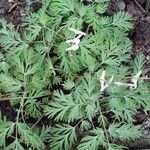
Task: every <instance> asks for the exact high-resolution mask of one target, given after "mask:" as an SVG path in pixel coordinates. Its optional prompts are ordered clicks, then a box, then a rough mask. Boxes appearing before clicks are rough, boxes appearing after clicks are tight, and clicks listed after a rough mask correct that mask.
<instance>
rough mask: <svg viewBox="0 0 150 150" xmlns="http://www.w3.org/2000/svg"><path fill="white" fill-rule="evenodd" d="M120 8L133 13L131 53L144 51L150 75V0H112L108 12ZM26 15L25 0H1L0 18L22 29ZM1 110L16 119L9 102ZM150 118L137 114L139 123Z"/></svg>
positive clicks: (3, 103)
mask: <svg viewBox="0 0 150 150" xmlns="http://www.w3.org/2000/svg"><path fill="white" fill-rule="evenodd" d="M146 2H147V3H146ZM28 8H29V9H30V10H31V11H34V10H37V9H38V8H39V3H33V4H32V5H31V6H30V7H28ZM120 10H125V11H129V12H130V13H131V14H132V15H133V22H134V27H135V28H134V30H133V31H131V32H130V35H129V36H130V38H131V40H132V41H133V50H132V53H131V55H132V56H134V55H135V54H136V53H138V52H142V53H143V54H144V55H145V59H146V65H145V71H144V74H145V76H147V77H150V0H147V1H146V0H112V2H111V4H110V6H109V9H108V12H107V13H108V15H111V14H113V13H115V12H117V11H120ZM24 16H25V0H0V18H5V19H6V20H8V21H9V22H12V23H13V24H14V26H15V28H16V30H17V31H20V30H19V29H20V27H21V22H22V18H23V17H24ZM0 110H1V112H2V114H4V115H5V116H7V119H8V120H14V119H15V115H16V114H15V113H14V112H15V111H14V110H13V108H11V107H10V105H9V103H8V102H0ZM148 119H150V116H147V115H145V113H144V112H142V111H141V112H139V113H138V114H137V116H136V120H137V122H138V123H139V124H142V123H143V122H144V121H146V120H148ZM29 120H31V119H29ZM47 121H48V120H47V119H45V120H44V119H42V122H41V123H48V122H47ZM35 122H36V121H35ZM48 124H49V123H48Z"/></svg>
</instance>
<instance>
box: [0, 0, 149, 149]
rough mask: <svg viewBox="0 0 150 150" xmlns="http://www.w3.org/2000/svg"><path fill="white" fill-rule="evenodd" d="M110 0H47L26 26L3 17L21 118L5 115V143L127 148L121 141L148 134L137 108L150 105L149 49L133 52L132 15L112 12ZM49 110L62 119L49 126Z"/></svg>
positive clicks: (0, 27) (0, 122)
mask: <svg viewBox="0 0 150 150" xmlns="http://www.w3.org/2000/svg"><path fill="white" fill-rule="evenodd" d="M108 3H109V0H95V1H94V0H92V1H88V2H85V1H84V0H43V1H42V7H41V8H40V9H39V10H38V11H37V12H36V13H29V14H27V16H26V18H25V19H24V20H23V27H24V32H23V33H21V34H19V33H17V32H16V31H15V29H14V27H13V25H12V24H10V23H7V22H6V21H5V20H2V19H1V20H0V46H1V47H2V51H1V53H0V71H1V74H0V88H1V101H5V100H9V102H10V105H11V106H12V107H13V108H14V109H15V111H16V120H15V121H9V120H8V121H7V118H6V117H4V116H3V115H1V118H0V146H2V147H3V148H4V149H7V150H9V149H15V150H24V149H29V150H34V149H39V150H41V149H45V147H47V148H50V149H52V150H63V149H64V150H72V149H73V148H74V147H75V149H78V150H85V149H89V150H97V149H107V150H119V149H123V148H124V146H120V145H117V142H116V141H124V140H134V139H136V138H139V137H140V135H141V133H140V131H139V129H138V128H136V127H135V126H134V115H135V113H136V112H137V110H138V109H140V108H143V109H145V110H149V109H150V105H149V103H150V102H149V98H148V97H149V96H150V94H149V86H148V85H147V84H146V83H145V82H144V81H143V80H142V79H140V76H141V74H142V69H143V66H144V56H143V55H142V54H139V55H137V57H136V58H135V59H134V61H132V60H131V57H130V51H131V49H132V42H131V41H130V39H129V38H128V37H127V36H128V31H129V30H130V29H132V28H133V24H132V16H131V15H130V14H129V13H127V12H118V13H116V14H114V15H113V16H106V15H105V12H106V10H107V6H108ZM8 113H9V112H8ZM43 116H48V118H49V119H50V120H51V121H52V122H54V124H53V125H52V126H46V125H43V126H42V125H41V124H40V123H39V122H40V120H41V118H42V117H43ZM28 117H32V118H34V119H35V120H36V121H37V122H34V121H33V122H34V123H33V122H28V121H27V118H28ZM38 123H39V124H38Z"/></svg>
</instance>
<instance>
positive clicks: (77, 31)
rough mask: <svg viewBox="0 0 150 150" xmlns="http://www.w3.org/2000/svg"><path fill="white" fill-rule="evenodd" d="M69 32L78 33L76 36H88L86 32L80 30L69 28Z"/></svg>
mask: <svg viewBox="0 0 150 150" xmlns="http://www.w3.org/2000/svg"><path fill="white" fill-rule="evenodd" d="M69 30H70V31H73V32H74V33H76V34H80V35H86V34H85V33H84V32H82V31H79V30H77V29H74V28H69Z"/></svg>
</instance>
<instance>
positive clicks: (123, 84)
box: [114, 82, 134, 87]
mask: <svg viewBox="0 0 150 150" xmlns="http://www.w3.org/2000/svg"><path fill="white" fill-rule="evenodd" d="M114 84H116V85H117V86H127V87H128V86H129V87H134V84H128V83H122V82H114Z"/></svg>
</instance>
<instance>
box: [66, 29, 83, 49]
mask: <svg viewBox="0 0 150 150" xmlns="http://www.w3.org/2000/svg"><path fill="white" fill-rule="evenodd" d="M69 30H71V31H73V32H74V33H76V34H77V35H78V36H77V37H75V38H74V39H71V40H67V41H66V43H71V44H72V46H71V47H69V48H67V49H66V51H71V50H73V51H76V50H78V49H79V44H80V38H81V37H82V36H83V35H86V34H85V33H84V32H82V31H79V30H77V29H73V28H69Z"/></svg>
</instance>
